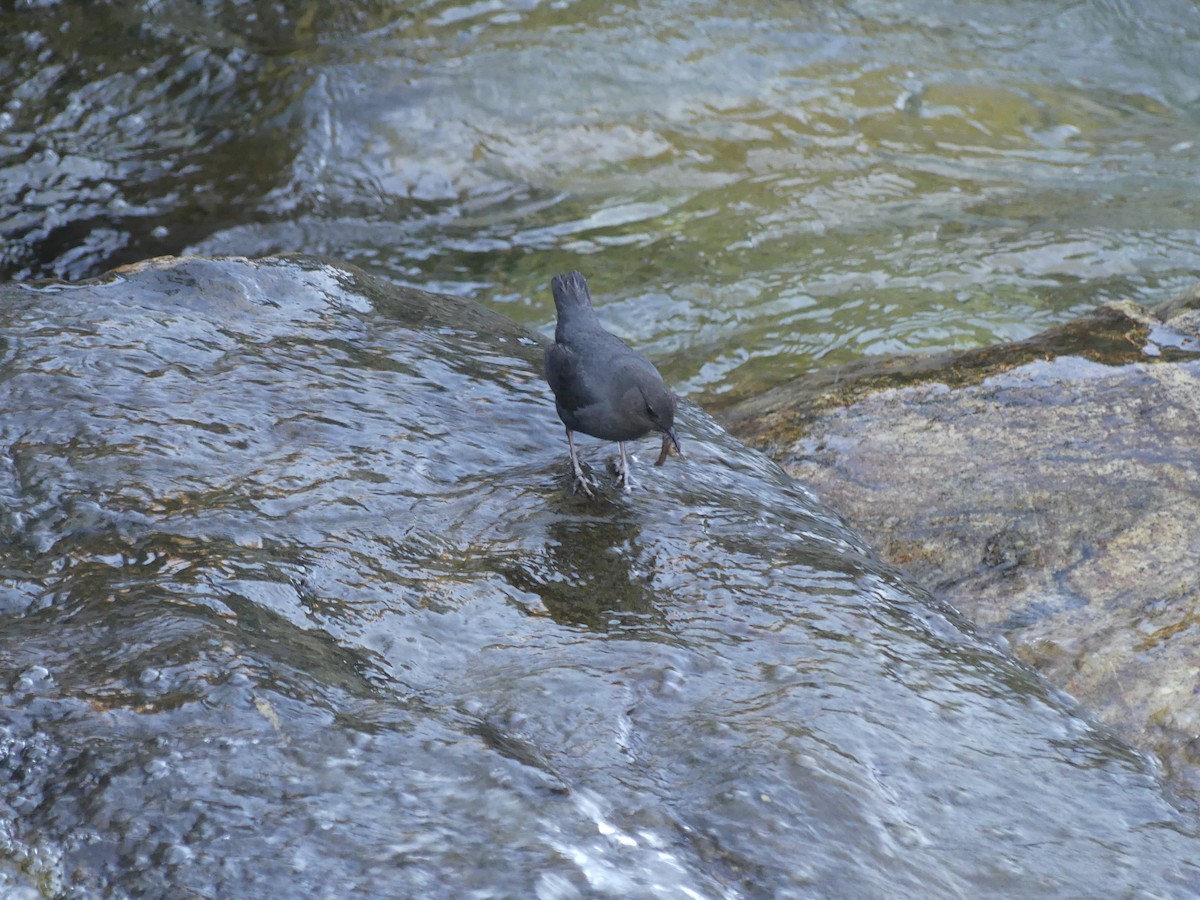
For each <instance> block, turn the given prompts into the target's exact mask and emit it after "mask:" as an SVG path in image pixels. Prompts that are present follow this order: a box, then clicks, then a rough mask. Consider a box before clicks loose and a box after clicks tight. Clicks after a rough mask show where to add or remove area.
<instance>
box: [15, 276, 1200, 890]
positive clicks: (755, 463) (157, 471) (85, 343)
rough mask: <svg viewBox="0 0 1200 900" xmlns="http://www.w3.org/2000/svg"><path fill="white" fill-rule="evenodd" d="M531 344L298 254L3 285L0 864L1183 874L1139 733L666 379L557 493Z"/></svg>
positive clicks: (964, 883)
mask: <svg viewBox="0 0 1200 900" xmlns="http://www.w3.org/2000/svg"><path fill="white" fill-rule="evenodd" d="M539 353H540V351H539V348H538V346H537V341H536V340H535V339H532V338H531V337H530V336H529V333H528V332H525V331H524V330H522V329H521V328H520V327H519V326H517V325H515V324H514V323H512V322H511V321H509V320H506V319H504V318H502V317H500V316H498V315H496V314H494V313H492V312H489V311H487V310H485V309H482V308H480V307H477V306H474V305H471V304H468V303H464V302H462V301H456V300H450V299H445V298H436V297H430V296H428V295H425V294H421V293H419V292H415V291H410V290H403V289H397V288H394V287H392V286H390V285H388V284H387V283H386V282H382V281H377V280H374V279H371V278H370V277H368V276H361V275H356V274H353V273H351V272H348V271H342V270H339V269H337V268H334V267H332V266H329V265H326V264H322V263H318V262H315V261H306V260H292V261H273V262H272V261H264V262H260V263H249V262H246V261H224V262H221V261H205V260H193V261H188V262H167V263H162V264H159V265H157V266H152V267H148V268H143V269H141V270H138V271H126V272H124V273H122V274H120V275H119V276H117V277H113V278H111V279H108V280H106V281H103V282H100V283H96V284H89V285H83V286H77V287H41V288H37V289H34V288H29V287H23V286H17V285H8V286H4V287H0V446H2V447H3V454H2V455H0V539H2V540H3V541H4V544H5V547H6V548H7V550H6V553H5V556H4V563H3V569H2V570H0V606H2V611H3V639H2V640H0V692H2V697H0V887H3V888H5V889H6V890H9V891H10V893H11V892H13V891H16V890H18V889H26V891H25V894H24V896H35V895H36V894H34V893H33V891H34V887H35V886H36V888H37V889H39V890H41V891H43V892H44V893H45V894H46V895H48V896H68V897H88V898H90V897H110V896H155V897H157V896H164V897H165V896H171V897H175V896H195V897H214V898H216V897H221V898H223V897H250V896H264V897H265V896H271V897H281V898H293V897H294V898H313V897H328V898H344V897H402V896H403V897H410V896H411V897H417V896H420V897H447V898H451V897H462V896H469V895H478V896H504V897H539V898H570V897H581V896H589V897H591V896H604V897H620V898H637V897H680V898H682V897H729V898H734V897H829V896H838V897H843V896H844V897H880V898H882V897H888V898H891V897H920V898H925V897H931V896H938V897H957V896H988V897H1029V896H1063V897H1068V896H1094V895H1104V896H1155V897H1163V896H1165V897H1189V896H1193V895H1194V888H1195V885H1196V884H1197V883H1200V869H1198V868H1197V865H1196V860H1197V859H1200V835H1198V834H1197V829H1196V824H1195V822H1194V821H1192V820H1191V819H1189V818H1188V817H1186V816H1185V815H1183V814H1181V813H1180V812H1178V811H1177V810H1176V809H1174V808H1173V807H1172V806H1171V805H1170V804H1169V803H1168V802H1167V800H1166V799H1165V795H1164V789H1163V786H1162V784H1161V783H1160V782H1159V781H1158V779H1157V776H1156V773H1155V771H1154V769H1153V767H1152V766H1151V765H1150V764H1149V763H1147V762H1146V761H1145V760H1144V759H1142V758H1141V757H1139V756H1138V755H1136V754H1135V753H1133V752H1131V751H1130V750H1129V749H1128V748H1127V747H1125V746H1124V745H1122V744H1121V743H1120V742H1119V741H1117V740H1115V739H1114V738H1112V737H1111V736H1110V735H1108V734H1107V733H1105V732H1104V731H1103V730H1102V729H1098V728H1097V727H1095V726H1094V725H1092V724H1091V723H1089V721H1088V720H1087V719H1086V718H1084V717H1082V716H1081V715H1080V714H1079V713H1078V711H1076V710H1074V709H1072V707H1071V706H1070V705H1069V704H1068V703H1067V702H1066V701H1065V700H1064V699H1063V698H1061V697H1057V696H1055V695H1054V694H1053V693H1051V692H1049V691H1048V690H1047V689H1046V688H1045V686H1044V685H1043V684H1042V683H1041V682H1040V681H1039V680H1038V678H1037V677H1036V676H1035V675H1033V674H1032V673H1031V672H1030V671H1028V670H1027V669H1025V668H1024V667H1022V666H1021V665H1019V664H1018V663H1016V662H1014V661H1013V660H1011V659H1010V658H1008V657H1007V656H1005V655H1004V654H1003V653H1002V652H1000V651H999V650H997V649H996V648H993V647H991V646H989V645H988V644H986V643H984V642H981V641H979V640H978V639H976V638H975V637H974V636H973V635H972V634H971V632H970V630H969V628H967V627H966V626H964V625H963V624H962V623H961V622H960V621H958V620H957V618H956V617H954V616H953V615H952V614H950V613H948V612H947V611H945V610H942V609H940V608H938V607H937V606H936V605H935V604H934V603H933V601H932V600H931V599H930V598H928V597H927V596H925V595H923V594H921V593H919V592H916V591H914V590H913V589H912V588H911V587H910V586H908V585H906V584H905V583H904V581H903V580H902V579H900V578H899V577H898V576H897V575H896V574H895V573H894V572H892V571H890V570H888V569H887V568H885V567H883V566H882V565H881V564H879V563H878V562H876V561H875V560H874V559H873V557H872V556H871V555H870V553H869V552H868V551H867V550H866V549H864V548H863V547H862V546H861V544H860V543H859V540H858V539H857V538H856V537H855V536H854V535H853V534H852V533H850V532H849V531H847V530H846V529H845V528H844V527H843V526H842V525H841V523H840V522H839V521H838V520H837V518H836V517H835V516H834V515H833V514H831V513H830V512H828V511H827V510H824V509H822V508H821V507H820V506H818V505H817V504H816V503H815V502H814V501H813V500H812V499H811V498H810V497H809V496H808V495H807V494H806V493H805V492H804V491H803V490H802V489H801V488H799V487H798V486H796V485H794V484H792V483H791V482H790V480H789V479H788V478H787V476H786V475H784V474H783V473H782V472H781V471H780V470H779V469H777V468H776V467H775V466H774V465H773V464H771V463H769V462H768V461H767V460H766V459H765V458H764V457H762V456H761V455H759V454H757V453H754V452H752V451H749V450H747V449H745V448H744V447H742V446H740V445H739V444H737V443H736V442H735V441H733V440H731V439H730V438H728V437H727V436H726V435H724V434H723V433H722V432H721V431H720V429H719V428H717V427H716V426H715V425H714V424H713V423H712V421H711V420H710V419H708V418H707V417H706V416H705V415H704V414H703V413H702V412H700V411H699V410H698V409H697V408H695V407H693V406H690V405H688V406H685V407H684V409H683V410H682V412H681V422H680V437H681V440H682V441H683V445H684V450H685V453H686V456H685V457H684V458H683V459H678V458H675V459H672V460H670V461H669V462H668V464H667V465H665V466H663V467H662V468H654V467H652V466H650V465H649V459H650V458H652V457H653V455H654V451H655V449H656V448H655V447H654V446H653V445H652V444H653V442H646V443H647V446H644V447H643V450H644V453H643V454H642V456H643V459H642V461H641V463H640V465H639V466H638V468H637V473H636V474H637V475H638V477H639V479H640V482H641V484H640V486H639V488H638V490H637V491H636V492H635V493H634V494H632V495H630V496H625V495H622V494H621V493H620V492H618V491H616V490H613V489H611V488H608V489H606V490H604V491H603V492H602V496H601V497H600V498H599V499H598V500H596V501H591V500H588V499H586V498H583V497H576V496H573V495H572V494H571V493H570V489H569V483H568V469H567V466H566V453H565V447H564V443H565V442H564V440H563V437H562V432H561V429H560V427H559V425H558V423H557V421H556V418H555V415H554V411H553V404H552V403H551V402H550V399H549V397H548V396H547V390H546V388H545V386H544V384H543V383H542V382H541V380H540V376H539V372H538V365H537V360H538V356H539ZM583 452H584V458H585V461H586V463H587V464H588V465H590V466H593V467H594V468H596V469H597V470H601V471H602V470H603V467H604V459H605V456H606V455H608V454H609V452H610V450H609V448H604V447H602V446H601V445H600V444H598V443H597V442H594V441H588V442H586V444H585V446H584V448H583Z"/></svg>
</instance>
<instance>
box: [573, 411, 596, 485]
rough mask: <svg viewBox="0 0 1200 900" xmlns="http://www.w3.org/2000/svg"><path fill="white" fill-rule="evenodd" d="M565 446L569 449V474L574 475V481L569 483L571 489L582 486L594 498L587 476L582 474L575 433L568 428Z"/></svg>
mask: <svg viewBox="0 0 1200 900" xmlns="http://www.w3.org/2000/svg"><path fill="white" fill-rule="evenodd" d="M567 447H568V449H570V451H571V474H572V476H574V479H575V480H574V482H573V483H572V484H571V488H572V490H579V489H580V488H583V492H584V493H585V494H587V495H588V496H589V497H591V498H592V499H593V500H594V499H596V495H595V494H593V493H592V489H591V488H590V487H589V486H588V480H587V476H585V475H584V474H583V466H581V465H580V464H579V455H578V454H577V453H576V452H575V435H574V433H573V432H572V431H571V429H570V428H568V429H567Z"/></svg>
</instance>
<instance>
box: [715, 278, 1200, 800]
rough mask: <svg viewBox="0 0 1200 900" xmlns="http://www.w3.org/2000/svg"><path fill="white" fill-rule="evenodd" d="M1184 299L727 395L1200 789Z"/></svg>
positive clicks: (1195, 519)
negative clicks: (1010, 339) (743, 397)
mask: <svg viewBox="0 0 1200 900" xmlns="http://www.w3.org/2000/svg"><path fill="white" fill-rule="evenodd" d="M1198 307H1200V291H1195V292H1192V293H1190V294H1188V295H1186V296H1184V297H1181V298H1179V299H1178V300H1176V301H1174V302H1172V303H1169V304H1167V305H1165V306H1163V307H1161V308H1157V309H1142V308H1140V307H1137V306H1135V305H1134V304H1130V303H1119V304H1107V305H1105V306H1102V307H1100V308H1099V309H1098V310H1097V311H1096V312H1095V313H1094V314H1092V315H1089V316H1085V317H1083V318H1081V319H1079V320H1076V321H1074V322H1071V323H1068V324H1067V325H1064V326H1061V327H1058V328H1055V329H1052V330H1050V331H1047V332H1045V333H1043V334H1040V335H1038V336H1036V337H1034V338H1032V339H1031V340H1028V341H1024V342H1021V343H1016V344H1009V345H1000V346H996V347H988V348H984V349H982V350H974V351H968V352H964V353H947V354H941V355H939V356H935V357H917V358H889V359H886V360H882V361H871V360H868V361H864V362H861V363H858V364H856V365H854V366H850V367H843V368H838V369H832V370H829V371H826V372H822V373H817V374H816V375H814V376H812V377H806V378H804V379H800V380H798V381H796V382H794V383H792V384H789V385H784V386H781V387H779V388H776V389H774V390H772V391H769V392H767V393H765V394H763V395H762V396H760V397H758V398H755V399H754V400H751V401H747V402H744V403H741V404H739V405H738V406H736V407H735V408H733V409H731V410H729V411H728V412H727V413H726V414H725V415H724V420H725V421H726V423H727V424H728V426H729V428H730V430H731V431H732V432H733V433H735V434H737V435H738V436H739V437H741V438H743V439H744V440H746V441H747V442H749V443H751V444H754V445H758V446H760V447H764V448H767V449H769V450H770V452H771V453H772V455H773V456H775V457H776V458H777V459H779V460H780V461H781V462H782V463H783V464H784V466H785V468H786V469H787V470H788V471H789V472H791V473H792V474H793V475H794V476H795V477H796V478H797V479H798V480H800V481H801V482H802V483H804V484H807V485H809V486H810V487H812V488H813V489H814V491H815V492H816V493H817V494H818V495H819V496H820V497H821V498H822V500H824V501H825V502H827V503H828V504H830V505H831V506H832V507H834V508H835V509H837V510H839V511H840V512H841V513H843V514H844V515H845V516H846V518H847V519H848V520H849V521H850V522H851V523H852V524H853V525H854V526H855V527H856V528H858V529H860V530H861V531H862V533H863V534H864V536H865V537H866V538H867V540H868V542H870V543H871V544H872V545H873V546H875V547H877V548H878V549H879V550H880V552H881V553H882V555H883V556H884V557H885V558H886V559H888V560H890V561H892V562H894V563H896V564H897V565H900V566H902V567H904V568H905V569H907V570H908V571H909V572H910V573H912V574H913V575H914V576H915V577H916V578H917V579H918V580H919V581H920V582H922V583H923V584H925V585H927V586H928V587H929V588H930V589H931V590H932V591H933V593H934V594H935V595H936V596H938V597H939V598H941V599H943V600H945V601H947V602H949V603H950V604H952V605H953V606H954V607H956V608H957V609H959V610H961V611H962V612H963V613H964V614H965V615H966V616H967V617H969V618H970V619H972V620H973V621H975V622H976V623H978V624H980V625H981V626H984V627H985V628H986V629H987V630H988V631H990V632H991V633H994V634H1000V635H1003V636H1004V637H1005V638H1007V639H1008V641H1009V643H1010V645H1011V647H1012V648H1013V650H1014V652H1016V654H1017V655H1018V656H1020V657H1021V658H1022V659H1024V660H1026V661H1028V662H1029V663H1031V664H1032V665H1033V666H1035V667H1036V668H1037V669H1038V670H1039V671H1040V672H1042V673H1043V674H1044V675H1045V676H1046V677H1047V678H1048V679H1049V680H1050V682H1051V683H1053V684H1055V685H1057V686H1059V687H1062V688H1064V689H1065V690H1067V691H1069V692H1070V693H1071V694H1072V695H1074V696H1075V697H1077V698H1078V699H1079V700H1081V701H1082V702H1083V703H1084V704H1085V705H1086V706H1087V707H1088V708H1089V709H1092V710H1094V711H1095V712H1096V714H1097V715H1098V716H1099V717H1100V718H1101V719H1102V720H1103V721H1105V722H1107V723H1109V724H1110V725H1112V726H1113V727H1114V728H1116V729H1117V731H1118V732H1119V733H1120V734H1122V735H1123V736H1125V737H1126V738H1127V739H1128V740H1130V741H1131V742H1132V743H1134V744H1135V745H1137V746H1139V747H1142V748H1144V749H1146V750H1150V751H1153V752H1154V753H1155V754H1156V755H1157V756H1158V758H1159V759H1161V760H1162V761H1163V762H1164V763H1165V765H1166V766H1167V768H1168V770H1169V771H1170V773H1171V774H1172V775H1173V776H1174V782H1175V784H1176V785H1177V786H1179V787H1180V788H1182V789H1183V790H1184V791H1185V792H1186V793H1188V794H1190V795H1191V796H1192V797H1193V799H1195V798H1200V663H1198V662H1197V660H1200V567H1198V566H1197V564H1196V562H1197V560H1198V559H1200V454H1198V449H1197V448H1198V444H1197V438H1198V436H1200V355H1198V353H1200V309H1198Z"/></svg>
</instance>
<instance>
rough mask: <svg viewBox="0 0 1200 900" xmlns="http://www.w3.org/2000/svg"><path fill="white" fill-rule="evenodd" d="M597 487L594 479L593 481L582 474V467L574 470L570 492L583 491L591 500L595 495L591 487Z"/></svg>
mask: <svg viewBox="0 0 1200 900" xmlns="http://www.w3.org/2000/svg"><path fill="white" fill-rule="evenodd" d="M598 487H600V485H599V484H598V483H597V482H596V481H594V480H593V479H591V478H588V477H587V476H586V475H584V474H583V469H576V470H575V473H574V475H573V477H572V479H571V490H572V492H574V493H576V494H578V493H579V492H580V491H583V493H584V494H585V495H586V496H587V497H589V498H590V499H592V500H595V499H596V495H595V493H594V492H593V491H592V488H598Z"/></svg>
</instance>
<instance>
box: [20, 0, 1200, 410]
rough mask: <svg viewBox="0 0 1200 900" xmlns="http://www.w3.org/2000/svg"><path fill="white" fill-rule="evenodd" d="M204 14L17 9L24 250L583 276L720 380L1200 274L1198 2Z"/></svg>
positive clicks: (700, 386) (647, 342)
mask: <svg viewBox="0 0 1200 900" xmlns="http://www.w3.org/2000/svg"><path fill="white" fill-rule="evenodd" d="M204 10H205V12H206V13H207V15H206V16H197V15H195V14H194V12H193V11H192V6H191V5H189V6H188V7H187V8H183V7H181V6H179V5H178V4H171V3H154V4H136V3H135V4H106V5H102V6H92V7H90V8H89V10H88V11H86V12H85V11H83V10H82V8H79V7H76V6H74V5H70V4H61V3H59V4H56V3H50V4H46V5H44V6H39V7H37V8H34V9H24V8H23V9H22V10H21V11H18V12H8V13H0V34H2V35H3V37H2V38H0V40H2V41H3V42H4V55H5V58H7V59H8V60H9V64H8V67H7V68H6V69H3V70H0V77H2V78H3V79H4V80H5V82H6V83H7V84H8V85H9V86H10V87H11V88H12V91H11V93H12V99H11V100H10V101H8V106H7V107H6V110H7V111H6V112H4V113H3V114H0V228H3V231H4V233H5V235H6V237H7V238H8V240H7V249H6V251H5V255H4V262H5V263H6V268H7V271H8V272H9V273H10V274H15V275H17V276H26V275H30V274H48V273H50V274H60V275H69V276H76V277H78V276H82V275H87V274H94V273H96V272H98V271H101V270H102V269H104V268H105V267H107V266H108V265H109V264H111V263H112V262H114V261H128V260H133V259H140V258H143V257H145V256H148V255H152V254H154V253H161V252H179V251H180V250H183V249H189V250H193V251H198V252H203V253H235V254H245V255H258V254H263V253H269V252H276V251H280V250H302V251H308V252H320V253H327V254H330V255H332V256H334V257H338V258H342V259H348V260H350V261H352V262H355V263H357V264H359V265H362V266H364V267H366V268H368V269H369V270H370V271H372V272H374V273H376V274H379V275H382V276H384V277H386V278H389V279H392V280H396V281H400V282H407V283H412V284H415V285H418V286H423V287H433V288H437V289H442V290H447V291H450V292H453V293H458V294H462V295H467V296H471V297H474V298H477V299H480V300H483V301H484V302H486V303H488V304H489V305H491V306H493V307H495V308H499V309H502V310H503V311H504V312H505V313H506V314H508V315H510V316H513V317H515V318H517V319H518V320H520V321H522V322H524V323H526V324H529V325H532V326H535V327H543V326H545V325H546V324H547V322H548V321H549V317H550V313H551V306H550V303H549V299H548V296H547V292H546V284H547V282H548V279H549V277H550V275H551V274H553V273H555V272H557V271H561V270H564V269H568V268H581V269H584V270H586V271H587V273H588V274H589V275H590V276H591V277H592V279H593V282H594V287H595V288H596V291H597V294H598V295H599V297H600V298H601V299H602V301H603V302H604V304H605V305H606V310H605V315H606V317H607V318H608V319H609V320H610V321H612V322H613V323H614V325H615V326H616V327H617V328H618V329H619V330H620V331H621V332H622V333H623V334H624V335H625V336H627V337H629V338H631V339H633V340H634V341H636V342H637V343H638V344H640V345H642V346H644V347H646V348H648V349H649V351H650V352H651V354H652V355H653V356H654V357H655V358H656V359H657V360H659V361H660V362H661V363H662V364H663V366H664V367H665V369H666V371H667V374H668V376H669V378H670V379H671V380H672V381H673V382H674V383H675V384H677V385H679V386H680V387H681V389H682V390H684V391H685V392H687V393H690V394H692V395H693V396H695V397H696V398H697V399H700V400H702V401H705V402H709V403H714V402H719V401H721V400H722V399H728V398H729V397H730V396H732V395H735V394H738V393H747V392H753V391H755V390H758V389H760V388H761V387H762V386H764V385H768V384H771V383H774V382H777V381H780V380H783V379H785V378H787V377H790V376H792V375H795V374H797V373H800V372H803V371H806V370H808V369H810V368H812V367H813V366H816V365H820V364H824V363H828V362H834V361H840V360H845V359H848V358H852V357H856V356H860V355H863V354H872V353H881V352H888V351H903V350H919V349H931V348H941V347H946V346H969V345H977V344H985V343H990V342H993V341H995V340H999V339H1009V338H1020V337H1024V336H1027V335H1029V334H1030V333H1032V332H1034V331H1037V330H1039V329H1041V328H1043V327H1045V326H1046V325H1047V324H1050V323H1052V322H1055V321H1058V320H1061V319H1063V318H1066V317H1068V316H1070V315H1071V314H1073V313H1075V312H1078V311H1079V310H1080V309H1082V308H1087V307H1090V306H1092V305H1094V304H1095V303H1097V302H1099V301H1101V300H1104V299H1109V298H1116V297H1132V298H1134V299H1138V300H1143V301H1153V300H1157V299H1160V298H1163V297H1165V296H1168V295H1169V294H1171V293H1172V292H1173V291H1174V290H1176V289H1178V288H1179V287H1181V286H1183V285H1184V284H1188V283H1190V282H1191V281H1192V280H1193V279H1194V278H1195V273H1196V272H1197V271H1200V232H1198V230H1197V227H1196V222H1197V221H1198V220H1200V203H1198V200H1200V187H1198V182H1197V180H1196V178H1195V173H1196V171H1197V170H1198V169H1200V142H1197V140H1196V137H1195V135H1196V126H1197V115H1196V109H1197V107H1196V103H1197V98H1198V97H1200V68H1198V67H1200V63H1197V60H1198V59H1200V46H1198V43H1200V40H1198V39H1200V20H1197V18H1196V16H1195V8H1194V5H1193V4H1191V3H1190V2H1187V0H1156V2H1153V3H1146V4H1132V3H1121V2H1101V0H1090V2H1084V3H1077V2H1036V3H1033V2H1007V3H1000V4H996V3H974V2H967V3H963V2H953V3H950V2H936V0H910V2H902V3H876V2H869V0H852V2H841V3H799V2H766V3H760V2H755V3H736V4H729V3H713V2H705V0H695V2H689V0H675V2H653V3H651V2H647V3H635V4H625V5H620V6H616V7H614V6H613V5H612V4H607V3H599V2H593V0H581V2H566V0H562V2H551V3H536V2H522V3H500V2H482V3H460V2H429V3H423V4H413V5H408V6H406V7H405V8H404V9H399V10H398V9H396V8H395V7H393V6H391V5H390V4H380V3H367V2H362V3H352V4H347V3H336V4H333V3H326V4H315V5H313V4H304V5H298V4H297V5H292V6H289V5H286V4H276V5H274V6H272V7H270V8H267V7H265V6H259V5H255V4H250V3H238V2H233V0H229V2H209V3H206V4H204ZM131 48H133V50H132V52H131ZM4 217H6V218H4Z"/></svg>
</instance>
